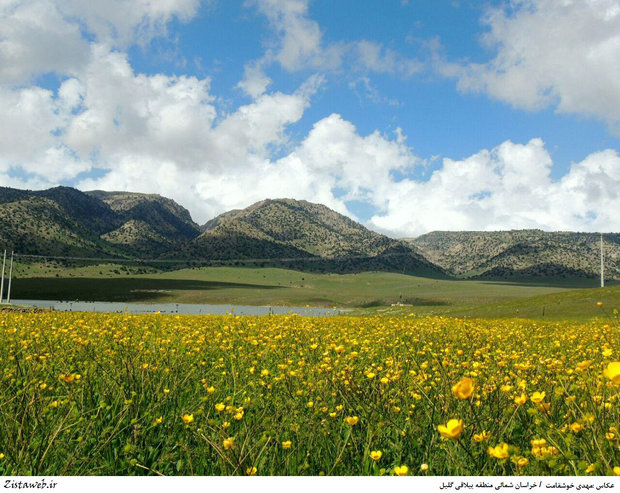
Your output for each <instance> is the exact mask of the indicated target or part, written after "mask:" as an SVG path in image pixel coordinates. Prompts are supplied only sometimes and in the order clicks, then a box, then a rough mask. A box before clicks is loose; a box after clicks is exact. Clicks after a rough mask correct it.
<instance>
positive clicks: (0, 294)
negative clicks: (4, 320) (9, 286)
mask: <svg viewBox="0 0 620 493" xmlns="http://www.w3.org/2000/svg"><path fill="white" fill-rule="evenodd" d="M5 264H6V250H4V260H2V281H0V303H2V297H3V296H4V265H5Z"/></svg>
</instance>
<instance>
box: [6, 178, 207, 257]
mask: <svg viewBox="0 0 620 493" xmlns="http://www.w3.org/2000/svg"><path fill="white" fill-rule="evenodd" d="M199 233H200V229H199V226H198V225H197V224H196V223H194V222H193V221H192V219H191V216H190V214H189V212H188V211H187V209H185V208H183V207H181V206H180V205H179V204H177V203H176V202H174V201H172V200H170V199H166V198H164V197H160V196H159V195H147V194H137V193H124V192H101V191H94V192H86V193H84V192H81V191H79V190H76V189H74V188H71V187H55V188H51V189H49V190H42V191H29V190H17V189H14V188H5V187H0V242H2V245H3V246H5V247H7V248H11V249H14V250H15V251H17V252H19V253H27V254H36V255H53V256H93V255H95V256H112V257H118V256H123V257H132V256H136V255H140V256H142V255H149V256H153V255H155V256H158V255H160V254H162V253H164V252H168V251H170V249H171V248H173V247H176V246H177V245H178V244H179V243H182V242H185V241H188V240H190V239H192V238H194V237H196V236H197V235H198V234H199Z"/></svg>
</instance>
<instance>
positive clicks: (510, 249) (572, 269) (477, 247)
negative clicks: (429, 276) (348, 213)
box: [407, 230, 620, 280]
mask: <svg viewBox="0 0 620 493" xmlns="http://www.w3.org/2000/svg"><path fill="white" fill-rule="evenodd" d="M604 240H605V257H606V259H607V260H606V270H605V277H606V278H607V279H616V280H618V279H620V234H618V233H613V234H605V235H604ZM407 241H408V242H409V243H410V244H411V245H414V246H416V247H417V248H419V249H420V251H421V252H422V253H423V254H424V255H425V256H426V257H427V258H428V259H429V260H431V261H432V262H435V263H436V264H438V265H440V266H441V267H443V268H444V269H446V270H447V271H448V272H450V273H451V274H454V275H456V276H460V277H475V278H481V279H506V280H518V279H531V278H543V277H551V278H555V279H558V278H583V277H590V278H592V277H597V276H599V275H600V235H599V234H596V233H572V232H545V231H541V230H517V231H493V232H485V231H461V232H452V231H435V232H432V233H428V234H425V235H422V236H419V237H418V238H414V239H409V240H407Z"/></svg>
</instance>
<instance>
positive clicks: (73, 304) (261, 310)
mask: <svg viewBox="0 0 620 493" xmlns="http://www.w3.org/2000/svg"><path fill="white" fill-rule="evenodd" d="M11 303H12V304H15V305H29V306H36V307H40V308H52V309H54V310H56V311H61V312H94V313H156V312H160V313H166V314H179V315H290V314H292V313H295V314H297V315H303V316H307V317H330V316H333V315H339V314H340V313H341V310H339V309H335V310H334V309H333V308H315V307H303V308H302V307H295V306H244V305H199V304H188V303H156V304H145V303H115V302H108V301H53V300H11Z"/></svg>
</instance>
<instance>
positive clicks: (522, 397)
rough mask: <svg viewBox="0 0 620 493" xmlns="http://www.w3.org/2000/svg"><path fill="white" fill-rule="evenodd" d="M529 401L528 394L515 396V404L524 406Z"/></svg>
mask: <svg viewBox="0 0 620 493" xmlns="http://www.w3.org/2000/svg"><path fill="white" fill-rule="evenodd" d="M526 402H527V395H525V394H524V393H522V394H521V395H520V396H517V397H515V404H517V405H519V406H522V405H523V404H525V403H526Z"/></svg>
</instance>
